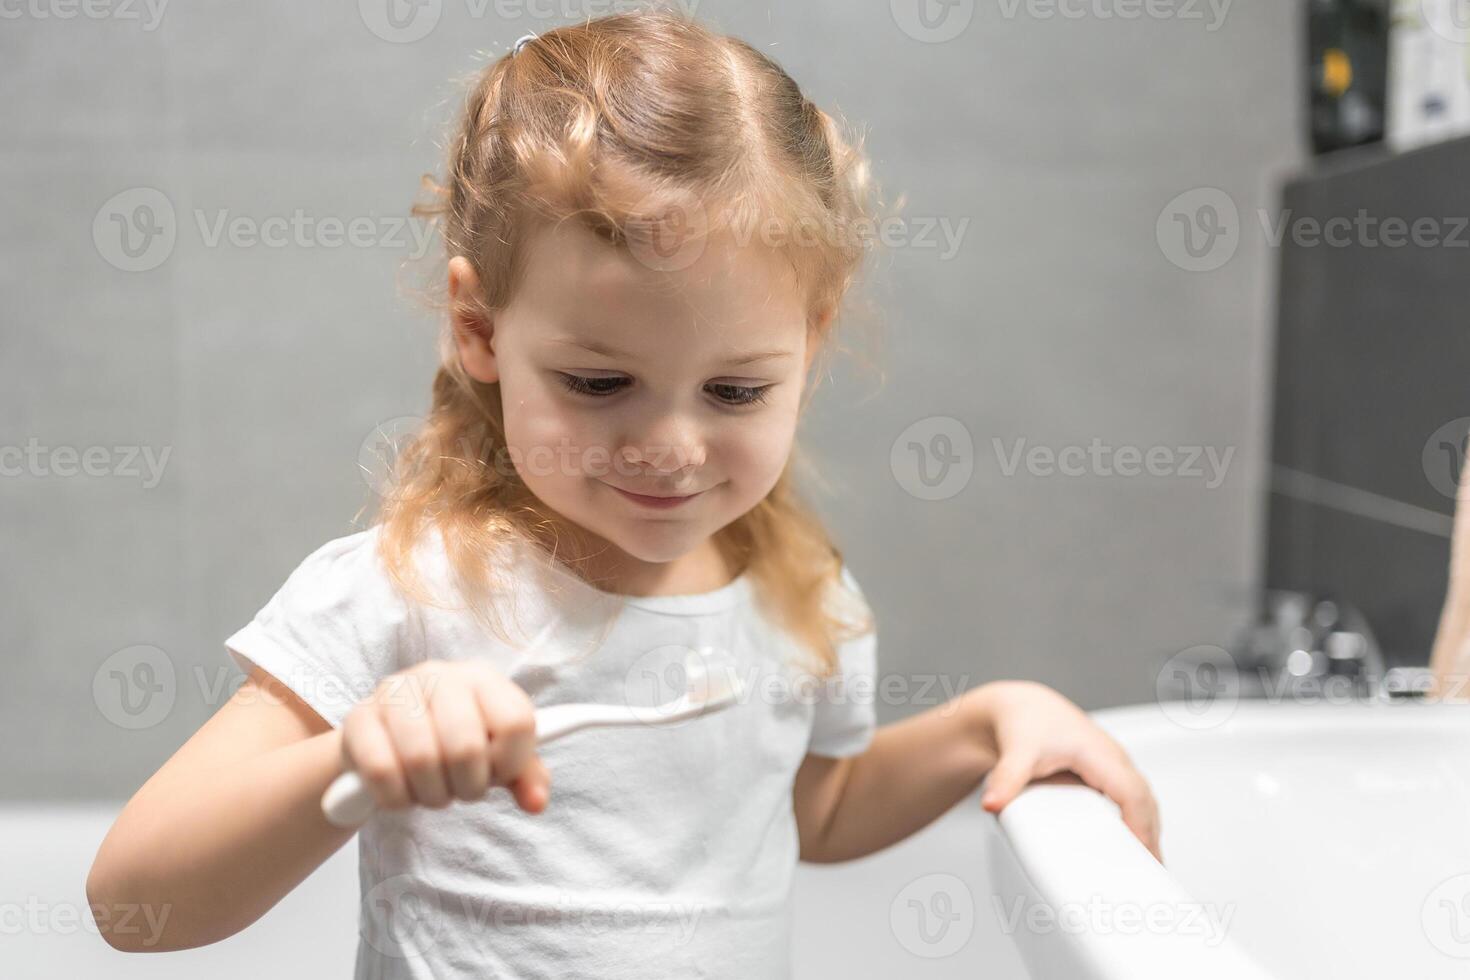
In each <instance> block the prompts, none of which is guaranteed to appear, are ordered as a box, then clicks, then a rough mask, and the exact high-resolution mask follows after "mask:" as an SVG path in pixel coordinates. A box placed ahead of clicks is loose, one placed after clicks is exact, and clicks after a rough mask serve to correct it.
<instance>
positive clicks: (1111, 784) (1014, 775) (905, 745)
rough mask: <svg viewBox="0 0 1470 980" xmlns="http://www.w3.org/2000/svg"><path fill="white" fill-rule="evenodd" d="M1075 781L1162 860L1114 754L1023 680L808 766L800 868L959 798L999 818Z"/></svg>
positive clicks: (1132, 780) (889, 840) (963, 699)
mask: <svg viewBox="0 0 1470 980" xmlns="http://www.w3.org/2000/svg"><path fill="white" fill-rule="evenodd" d="M1065 771H1071V772H1074V773H1076V774H1077V775H1078V776H1080V777H1081V778H1082V780H1083V781H1084V782H1085V783H1087V784H1088V785H1089V786H1092V787H1093V788H1095V789H1097V790H1100V791H1101V792H1103V793H1105V794H1106V795H1107V796H1108V797H1109V798H1110V799H1112V800H1113V801H1114V802H1116V803H1117V804H1118V805H1119V807H1120V809H1121V810H1122V816H1123V821H1124V823H1126V824H1127V825H1128V827H1129V829H1131V830H1132V831H1133V833H1134V835H1135V836H1137V837H1138V839H1139V840H1140V841H1142V842H1143V844H1144V846H1145V847H1147V848H1148V849H1149V851H1150V852H1152V853H1153V855H1154V857H1155V858H1158V859H1159V860H1160V861H1162V857H1161V852H1160V850H1159V815H1158V807H1157V805H1156V804H1155V802H1154V799H1153V794H1152V793H1151V792H1150V790H1149V788H1148V784H1147V783H1146V782H1145V781H1144V779H1143V777H1142V776H1141V775H1139V773H1138V771H1137V770H1136V769H1134V768H1133V765H1132V763H1131V762H1130V760H1129V759H1128V755H1127V753H1126V752H1124V750H1123V748H1122V746H1120V745H1118V743H1117V742H1116V741H1114V740H1113V739H1112V738H1111V737H1110V736H1109V735H1108V734H1107V733H1106V732H1104V731H1103V730H1102V729H1101V728H1099V727H1098V726H1097V725H1096V724H1095V723H1094V722H1093V721H1092V719H1090V718H1088V717H1087V715H1086V714H1085V713H1084V712H1083V711H1082V710H1081V709H1080V708H1078V707H1077V706H1076V705H1074V704H1072V702H1070V701H1068V700H1067V699H1066V698H1064V697H1062V696H1061V695H1060V694H1058V693H1056V692H1055V691H1053V690H1051V689H1050V688H1048V687H1045V686H1043V685H1041V684H1035V683H1032V682H1030V681H995V682H992V683H990V684H984V685H982V686H980V687H977V688H974V689H972V690H969V691H966V692H965V693H964V694H962V695H960V696H959V697H957V698H955V699H953V700H952V701H949V702H948V703H946V704H943V705H940V706H939V707H937V708H932V709H930V710H929V711H926V712H924V713H922V714H919V715H916V716H914V717H913V718H908V719H905V720H904V721H901V722H897V723H895V724H892V725H885V726H883V727H882V728H880V729H878V731H877V733H876V734H875V735H874V736H873V741H872V744H871V745H869V746H868V749H867V751H866V752H864V753H862V754H861V755H858V756H854V757H851V758H845V759H828V758H823V757H821V756H813V755H809V756H807V759H806V761H805V762H804V763H803V764H802V766H801V769H800V770H799V771H798V772H797V775H796V783H795V786H794V787H793V791H792V792H793V797H794V807H795V811H796V818H797V827H798V832H799V835H800V838H801V859H802V860H804V861H813V862H829V861H847V860H851V859H852V858H857V857H862V856H864V855H866V854H871V853H873V852H874V851H878V850H881V849H883V848H885V847H887V846H889V845H890V844H894V843H897V842H898V841H900V840H903V839H904V838H905V837H908V836H909V835H910V834H912V833H914V832H915V831H917V830H920V829H921V828H923V827H925V826H927V825H928V824H929V823H931V822H932V821H933V820H935V819H936V818H937V817H939V816H940V815H942V814H943V813H944V812H945V811H947V810H949V809H950V808H951V807H953V806H954V805H955V804H956V803H958V802H959V801H960V800H962V799H964V797H965V796H967V795H969V793H970V792H972V791H973V790H974V789H975V787H976V786H977V785H979V783H980V780H981V779H983V778H984V777H985V776H986V775H987V773H988V774H989V777H990V778H989V784H988V786H987V788H986V792H985V796H984V799H983V800H982V803H983V804H984V806H985V809H987V810H989V811H991V812H993V813H994V812H999V811H1000V810H1001V809H1003V808H1004V807H1005V806H1006V804H1008V803H1009V802H1010V801H1011V800H1012V799H1013V798H1014V797H1015V795H1016V794H1017V793H1019V792H1020V791H1021V790H1022V789H1023V788H1024V787H1025V786H1026V784H1027V783H1028V782H1030V781H1032V780H1035V779H1042V778H1044V777H1047V776H1051V775H1054V774H1056V773H1059V772H1065Z"/></svg>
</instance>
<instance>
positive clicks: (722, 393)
mask: <svg viewBox="0 0 1470 980" xmlns="http://www.w3.org/2000/svg"><path fill="white" fill-rule="evenodd" d="M771 388H772V386H771V385H761V386H760V387H759V388H747V387H746V386H744V385H722V384H712V385H708V386H707V387H706V390H707V391H713V392H714V395H715V397H716V398H718V399H719V400H720V401H722V402H725V403H727V404H730V405H754V404H756V403H758V402H763V401H765V400H766V392H768V391H770V390H771Z"/></svg>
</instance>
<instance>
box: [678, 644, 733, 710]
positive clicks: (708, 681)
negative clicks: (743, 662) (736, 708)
mask: <svg viewBox="0 0 1470 980" xmlns="http://www.w3.org/2000/svg"><path fill="white" fill-rule="evenodd" d="M684 672H685V677H686V679H687V681H688V683H687V684H686V690H685V692H684V696H685V697H686V698H688V699H689V701H690V703H691V704H702V705H703V706H704V710H706V711H714V710H717V709H719V708H723V707H725V706H726V705H729V704H733V703H734V702H736V701H738V700H740V695H741V693H742V692H743V690H744V688H743V685H742V684H741V681H740V674H739V672H738V671H737V670H736V669H735V660H734V658H733V657H731V656H729V655H728V654H723V653H716V652H715V651H713V650H711V649H710V648H708V647H705V648H704V649H703V650H701V651H699V652H697V653H693V654H690V655H689V657H688V658H686V659H685V661H684Z"/></svg>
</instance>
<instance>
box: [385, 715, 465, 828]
mask: <svg viewBox="0 0 1470 980" xmlns="http://www.w3.org/2000/svg"><path fill="white" fill-rule="evenodd" d="M382 711H383V721H384V723H385V724H386V726H387V728H388V735H389V736H390V737H391V738H392V739H393V746H394V748H395V749H397V751H398V758H399V760H400V761H401V762H402V763H403V770H404V773H405V774H406V775H407V776H408V786H409V792H410V794H411V795H412V796H413V800H414V802H415V803H418V804H420V805H421V806H427V807H433V808H436V809H437V808H441V807H445V806H448V805H449V800H450V796H449V785H448V783H447V782H446V781H445V778H444V760H443V756H442V755H441V754H440V749H439V736H438V735H436V734H435V732H434V725H433V722H432V721H431V720H430V713H429V712H427V711H425V710H423V709H422V708H420V707H417V706H414V705H402V704H399V703H397V702H394V703H390V704H387V705H385V706H384V707H383V709H382Z"/></svg>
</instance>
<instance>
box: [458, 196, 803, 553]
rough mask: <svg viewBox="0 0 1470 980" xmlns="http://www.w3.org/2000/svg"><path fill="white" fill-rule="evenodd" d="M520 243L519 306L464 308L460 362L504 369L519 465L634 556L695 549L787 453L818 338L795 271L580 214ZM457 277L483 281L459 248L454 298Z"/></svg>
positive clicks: (497, 371)
mask: <svg viewBox="0 0 1470 980" xmlns="http://www.w3.org/2000/svg"><path fill="white" fill-rule="evenodd" d="M528 247H529V248H530V252H529V254H528V256H527V259H528V261H527V264H526V269H525V276H524V279H523V281H522V284H521V286H520V287H519V288H518V290H517V291H516V293H515V296H514V298H513V299H512V301H511V303H510V305H509V306H507V307H506V308H505V309H503V310H500V311H498V312H497V313H496V314H495V315H494V317H493V319H491V320H476V319H474V318H471V317H467V316H465V315H464V314H460V313H456V314H455V318H456V322H455V327H456V330H455V334H456V337H457V339H458V343H459V350H460V357H461V361H462V363H463V365H464V368H465V370H466V372H467V373H468V374H469V375H470V376H471V377H472V378H475V379H476V380H478V381H482V382H493V381H498V382H499V384H500V396H501V400H502V405H503V410H504V416H505V429H506V441H507V443H508V447H509V450H510V453H511V459H512V461H513V462H514V464H515V466H516V470H517V472H518V473H519V474H520V476H521V478H522V479H523V480H524V482H525V484H526V486H527V487H528V488H529V489H530V490H531V492H532V493H534V494H535V495H536V497H537V498H538V499H539V500H540V501H541V502H542V503H543V504H545V505H546V506H547V507H549V508H550V509H551V510H552V511H554V512H555V513H556V514H557V515H559V516H561V517H562V518H565V519H567V520H569V521H571V522H573V523H575V524H577V525H578V526H580V527H581V528H583V529H585V530H586V531H590V532H592V533H593V534H594V535H596V536H597V537H599V538H601V539H603V540H605V541H607V542H610V543H611V544H613V545H615V546H616V547H617V548H618V549H621V551H622V552H623V555H621V556H616V561H617V562H618V563H619V564H620V565H622V566H623V567H625V568H630V569H632V570H643V571H647V570H648V569H646V568H644V569H640V568H639V566H640V565H664V564H666V563H670V562H674V561H675V560H676V559H679V558H681V557H683V556H686V555H690V554H691V553H693V552H694V551H695V550H696V549H699V548H701V547H702V546H704V545H705V544H706V543H707V542H708V541H709V538H710V536H711V535H713V534H714V533H715V532H716V531H718V530H720V529H721V528H723V527H724V526H726V525H727V524H729V523H730V522H732V521H734V520H735V519H736V518H738V517H740V516H741V515H742V514H744V513H746V512H747V511H749V510H750V509H751V508H752V507H754V506H755V505H756V504H758V503H759V502H760V501H761V500H762V499H763V498H764V497H765V496H766V494H767V493H768V492H769V491H770V489H771V488H772V486H774V485H775V483H776V481H777V479H778V478H779V477H780V475H781V472H782V470H783V469H784V468H785V466H786V462H787V458H788V457H789V455H790V452H791V445H792V441H793V439H794V437H795V433H796V425H797V418H798V410H799V407H800V401H801V394H802V388H803V386H804V384H805V379H806V373H807V369H808V367H809V365H810V363H811V358H812V354H813V353H814V351H813V350H811V349H809V337H808V322H807V313H806V305H805V302H804V297H803V296H802V295H801V293H800V292H799V290H798V289H797V286H796V283H795V281H794V277H793V276H792V275H791V273H790V271H789V268H785V267H783V266H782V265H780V264H779V260H778V258H777V257H776V256H775V255H773V254H772V253H771V252H769V251H767V250H765V249H762V248H759V247H753V246H745V247H739V246H736V245H735V244H734V243H732V242H729V241H728V239H718V238H716V239H711V240H709V241H707V242H705V243H704V248H703V251H702V252H700V253H699V255H698V257H697V258H696V259H695V260H694V261H693V263H692V264H690V265H687V267H685V268H682V269H677V270H672V271H660V270H656V269H654V268H652V267H650V265H648V264H645V263H643V262H642V261H640V259H639V257H638V256H637V255H636V254H634V253H633V252H631V251H630V250H629V249H626V248H616V247H613V246H611V245H609V244H607V243H605V242H604V241H602V240H601V239H599V238H598V237H597V236H596V235H594V234H593V233H592V232H591V231H589V230H587V229H586V228H585V227H583V226H582V225H581V224H579V223H578V222H576V221H575V220H571V221H565V222H561V223H560V224H558V225H544V226H542V227H541V229H540V230H538V232H537V233H536V234H535V235H534V236H533V238H532V240H531V242H530V243H529V246H528ZM464 288H477V284H476V283H475V282H474V272H473V270H472V267H471V266H470V263H469V262H468V260H466V259H464V258H462V257H458V258H455V259H454V260H453V261H452V262H451V263H450V293H451V297H453V296H454V295H457V293H458V290H460V289H464ZM630 494H637V495H644V496H648V497H657V498H665V503H667V502H668V499H669V498H684V499H682V501H680V502H678V503H677V504H675V505H674V506H655V505H652V504H650V503H649V502H647V501H644V500H640V499H638V498H637V497H634V496H630ZM630 559H631V561H630Z"/></svg>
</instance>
